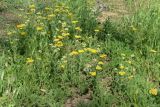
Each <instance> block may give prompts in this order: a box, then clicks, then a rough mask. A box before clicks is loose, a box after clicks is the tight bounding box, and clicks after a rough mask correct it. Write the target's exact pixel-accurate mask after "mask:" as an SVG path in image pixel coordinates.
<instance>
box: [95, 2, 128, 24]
mask: <svg viewBox="0 0 160 107" xmlns="http://www.w3.org/2000/svg"><path fill="white" fill-rule="evenodd" d="M97 1H99V2H98V3H97V4H98V5H99V7H100V8H104V9H103V11H100V15H99V16H98V20H99V21H100V22H101V23H103V22H104V21H105V20H106V19H111V20H113V21H116V20H119V19H121V18H122V17H124V16H126V15H128V14H129V12H128V9H127V6H126V4H125V3H124V0H97ZM106 7H107V8H106Z"/></svg>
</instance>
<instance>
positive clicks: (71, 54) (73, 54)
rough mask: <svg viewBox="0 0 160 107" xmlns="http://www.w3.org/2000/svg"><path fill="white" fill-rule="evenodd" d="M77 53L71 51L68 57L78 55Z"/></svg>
mask: <svg viewBox="0 0 160 107" xmlns="http://www.w3.org/2000/svg"><path fill="white" fill-rule="evenodd" d="M78 54H79V53H78V52H77V51H72V52H71V53H70V54H69V55H70V56H76V55H78Z"/></svg>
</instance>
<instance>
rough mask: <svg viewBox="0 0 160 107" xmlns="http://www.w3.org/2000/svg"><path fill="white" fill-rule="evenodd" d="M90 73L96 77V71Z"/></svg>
mask: <svg viewBox="0 0 160 107" xmlns="http://www.w3.org/2000/svg"><path fill="white" fill-rule="evenodd" d="M89 74H90V75H91V76H93V77H95V76H96V75H97V73H96V72H95V71H92V72H89Z"/></svg>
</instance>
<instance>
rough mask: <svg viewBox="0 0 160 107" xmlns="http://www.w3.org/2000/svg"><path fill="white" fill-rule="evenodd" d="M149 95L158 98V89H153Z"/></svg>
mask: <svg viewBox="0 0 160 107" xmlns="http://www.w3.org/2000/svg"><path fill="white" fill-rule="evenodd" d="M149 93H150V94H152V95H154V96H156V95H157V94H158V89H157V88H151V89H150V90H149Z"/></svg>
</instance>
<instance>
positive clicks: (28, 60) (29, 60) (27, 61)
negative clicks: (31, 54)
mask: <svg viewBox="0 0 160 107" xmlns="http://www.w3.org/2000/svg"><path fill="white" fill-rule="evenodd" d="M33 62H34V60H33V59H32V58H27V60H26V63H28V64H29V63H33Z"/></svg>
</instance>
